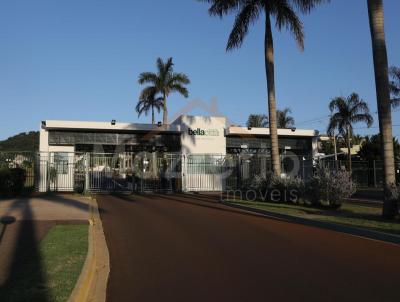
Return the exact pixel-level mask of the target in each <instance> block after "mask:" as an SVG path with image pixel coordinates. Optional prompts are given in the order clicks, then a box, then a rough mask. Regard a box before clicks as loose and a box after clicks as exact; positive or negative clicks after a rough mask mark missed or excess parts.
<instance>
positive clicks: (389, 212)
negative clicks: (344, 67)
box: [367, 0, 397, 218]
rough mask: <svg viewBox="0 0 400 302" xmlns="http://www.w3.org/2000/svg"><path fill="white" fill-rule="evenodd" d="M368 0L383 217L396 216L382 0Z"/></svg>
mask: <svg viewBox="0 0 400 302" xmlns="http://www.w3.org/2000/svg"><path fill="white" fill-rule="evenodd" d="M367 3H368V16H369V26H370V31H371V41H372V54H373V59H374V70H375V88H376V99H377V104H378V117H379V130H380V134H381V144H382V158H383V171H384V173H383V174H384V202H383V212H382V214H383V216H384V217H387V218H393V217H394V216H395V215H396V214H397V203H396V202H395V201H394V199H393V198H392V189H393V186H395V184H396V176H395V168H394V152H393V134H392V110H391V103H390V92H389V76H388V75H389V73H388V59H387V51H386V41H385V28H384V16H383V3H382V0H368V2H367Z"/></svg>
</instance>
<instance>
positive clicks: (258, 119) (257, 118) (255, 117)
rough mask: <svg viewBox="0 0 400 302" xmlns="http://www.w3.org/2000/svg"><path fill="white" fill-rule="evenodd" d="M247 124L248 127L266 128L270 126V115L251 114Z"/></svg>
mask: <svg viewBox="0 0 400 302" xmlns="http://www.w3.org/2000/svg"><path fill="white" fill-rule="evenodd" d="M246 125H247V127H254V128H265V127H267V126H268V116H266V115H265V114H250V115H249V118H248V119H247V123H246Z"/></svg>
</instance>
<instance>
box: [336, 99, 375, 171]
mask: <svg viewBox="0 0 400 302" xmlns="http://www.w3.org/2000/svg"><path fill="white" fill-rule="evenodd" d="M329 110H330V111H331V112H332V113H333V114H332V116H331V118H330V121H329V126H328V133H329V134H332V133H333V132H334V130H335V129H337V130H338V132H339V134H340V135H341V136H342V137H343V138H344V139H345V141H346V143H347V152H348V159H349V171H350V172H351V137H352V135H353V124H354V123H359V122H363V123H366V124H367V126H368V127H371V126H372V123H373V121H374V119H373V118H372V116H371V114H370V113H369V108H368V104H367V103H366V102H365V101H363V100H362V99H361V98H360V97H359V96H358V94H357V93H352V94H351V95H350V96H349V97H347V98H343V97H336V98H334V99H333V100H332V101H331V102H330V103H329Z"/></svg>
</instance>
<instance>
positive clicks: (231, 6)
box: [198, 0, 324, 176]
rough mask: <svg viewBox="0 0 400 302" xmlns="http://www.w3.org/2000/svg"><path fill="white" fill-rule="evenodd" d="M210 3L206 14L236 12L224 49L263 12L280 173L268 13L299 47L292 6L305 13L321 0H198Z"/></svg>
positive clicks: (275, 162) (236, 44)
mask: <svg viewBox="0 0 400 302" xmlns="http://www.w3.org/2000/svg"><path fill="white" fill-rule="evenodd" d="M198 1H201V2H206V3H209V4H210V8H209V10H208V11H209V14H210V15H211V16H218V17H220V18H222V17H223V16H225V15H228V14H230V13H234V14H236V18H235V21H234V25H233V29H232V31H231V33H230V36H229V39H228V43H227V46H226V50H227V51H230V50H233V49H235V48H240V47H241V46H242V44H243V41H244V38H245V37H246V36H247V33H248V31H249V27H250V25H252V24H254V23H255V22H256V21H257V20H258V19H259V17H260V16H261V15H262V14H264V15H265V23H264V28H265V35H264V60H265V73H266V78H267V90H268V117H269V129H270V138H271V157H272V158H271V159H272V170H273V172H274V174H275V175H277V176H280V171H281V167H280V159H279V146H278V130H277V114H276V99H275V72H274V68H275V66H274V43H273V36H272V24H271V17H274V18H275V26H276V28H277V29H278V30H282V28H286V29H288V30H289V31H290V32H291V33H292V34H293V36H294V38H295V40H296V42H297V44H298V45H299V47H300V49H301V50H303V49H304V33H303V23H302V22H301V21H300V19H299V17H298V15H297V14H296V10H297V11H299V12H302V13H309V12H310V11H311V10H312V9H313V8H314V7H315V6H316V5H318V4H320V3H321V2H324V0H269V1H265V0H198Z"/></svg>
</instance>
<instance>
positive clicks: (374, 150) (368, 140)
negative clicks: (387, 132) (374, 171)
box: [358, 134, 400, 161]
mask: <svg viewBox="0 0 400 302" xmlns="http://www.w3.org/2000/svg"><path fill="white" fill-rule="evenodd" d="M393 150H394V157H395V159H396V160H400V145H399V142H398V140H397V139H396V138H393ZM358 156H360V158H361V159H362V160H365V161H373V160H378V161H381V160H382V152H381V137H380V135H379V134H375V135H372V136H367V137H365V139H364V142H363V143H362V144H361V148H360V151H359V152H358Z"/></svg>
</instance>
